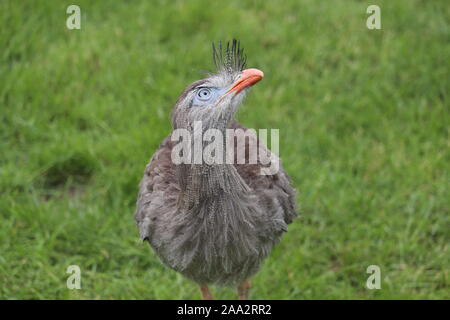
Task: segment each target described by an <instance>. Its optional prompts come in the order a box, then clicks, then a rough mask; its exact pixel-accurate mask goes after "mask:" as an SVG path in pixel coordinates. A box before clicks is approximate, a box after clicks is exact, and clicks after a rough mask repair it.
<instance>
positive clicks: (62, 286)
mask: <svg viewBox="0 0 450 320" xmlns="http://www.w3.org/2000/svg"><path fill="white" fill-rule="evenodd" d="M70 4H77V5H79V6H80V7H81V15H82V22H81V30H68V29H67V28H66V19H67V17H68V15H67V14H66V8H67V6H68V5H70ZM370 4H377V5H379V6H380V7H381V18H382V30H368V29H367V28H366V19H367V17H368V15H367V14H366V8H367V6H368V5H370ZM449 19H450V6H449V4H448V1H445V0H442V1H437V0H436V1H425V0H423V1H419V0H408V1H406V0H398V1H387V0H386V1H378V0H377V1H370V2H367V1H350V0H342V1H313V0H303V1H298V0H292V1H283V2H281V1H280V2H278V1H226V2H219V1H217V2H210V1H189V2H187V1H186V2H184V1H82V0H77V1H70V2H68V1H13V0H6V1H5V0H2V1H1V2H0V26H1V27H0V108H1V109H0V117H1V122H0V137H1V140H0V148H1V150H0V219H1V221H0V298H2V299H52V298H56V299H80V298H81V299H174V298H175V299H197V298H199V297H200V295H199V293H198V289H197V287H196V286H195V285H194V284H192V283H190V282H189V281H187V280H185V279H183V278H182V277H181V276H179V275H178V274H176V273H175V272H173V271H170V270H168V269H166V268H164V267H163V266H162V265H161V264H160V263H159V262H158V260H157V258H156V257H155V255H153V253H152V252H151V250H150V249H149V247H148V245H146V244H141V243H140V242H139V236H138V231H137V228H136V226H135V222H134V219H133V213H134V204H135V200H136V196H137V187H138V183H139V180H140V178H141V176H142V174H143V170H144V167H145V165H146V163H147V161H148V160H149V158H150V157H151V155H152V154H153V152H154V151H155V150H156V148H157V146H158V145H159V143H160V141H161V140H162V139H163V138H164V137H165V136H166V135H167V134H168V133H169V131H170V123H169V115H170V111H171V107H172V105H173V104H174V102H175V101H176V99H177V97H178V95H179V93H180V92H181V91H182V90H183V89H184V87H185V86H187V85H188V84H189V83H191V82H193V81H194V80H197V79H199V78H201V77H202V74H201V73H199V72H198V71H199V70H213V69H212V61H211V51H210V50H211V42H212V41H218V40H228V39H231V38H233V37H235V38H238V39H240V40H241V42H242V45H243V46H244V47H245V49H246V52H247V55H248V66H249V67H256V68H260V69H262V70H263V71H264V72H265V74H266V77H265V79H264V81H262V82H261V83H259V84H258V85H257V86H256V87H255V88H254V89H253V90H252V92H251V94H250V95H249V96H248V98H247V101H246V103H245V105H244V107H243V108H242V109H241V111H240V113H239V121H240V122H241V123H242V124H244V125H245V126H247V127H252V128H257V129H258V128H280V153H281V157H282V158H283V160H284V162H283V163H284V166H285V169H286V170H287V171H288V173H289V174H290V175H291V177H292V179H293V182H294V184H295V187H296V188H297V189H298V190H299V191H300V192H299V196H298V202H299V204H300V206H301V208H302V210H301V212H302V216H301V218H300V219H298V220H296V222H295V223H294V224H293V225H291V226H290V231H289V232H288V233H287V234H286V235H285V237H284V239H283V241H282V242H281V243H280V244H279V245H278V246H277V247H276V249H275V250H274V251H273V253H272V254H271V256H270V258H269V259H268V260H267V261H266V263H265V264H264V266H263V268H262V269H261V271H260V272H259V273H258V274H257V276H256V277H255V278H254V281H253V284H254V286H253V290H252V293H251V298H253V299H314V298H319V299H336V298H340V299H349V298H356V299H366V298H379V299H381V298H384V299H400V298H402V299H403V298H406V299H418V298H427V299H433V298H447V299H448V298H449V297H450V296H449V279H448V277H449V251H448V247H449V238H450V237H449V229H450V228H449V227H450V218H449V209H450V201H449V181H450V177H449V160H450V155H449V123H450V121H449V120H450V117H449V111H450V110H449V109H450V108H449V100H448V99H449V92H450V90H449V89H450V85H449V61H450V34H449V33H450V23H449ZM73 264H74V265H79V266H80V268H81V271H82V281H81V285H82V289H81V290H73V291H71V290H68V289H67V288H66V279H67V277H68V274H66V273H65V271H66V269H67V267H68V266H69V265H73ZM372 264H375V265H379V266H380V268H381V273H382V284H381V285H382V289H381V290H368V289H366V287H365V284H366V279H367V277H368V276H369V274H366V268H367V267H368V266H369V265H372ZM213 292H214V294H215V295H216V296H217V298H235V297H236V295H235V294H234V291H233V290H231V289H218V288H214V289H213Z"/></svg>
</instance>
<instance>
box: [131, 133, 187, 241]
mask: <svg viewBox="0 0 450 320" xmlns="http://www.w3.org/2000/svg"><path fill="white" fill-rule="evenodd" d="M172 144H173V143H172V141H171V140H170V137H167V138H166V139H164V141H163V142H162V143H161V145H160V146H159V148H158V150H157V151H156V152H155V154H154V155H153V157H152V159H151V160H150V162H149V164H148V165H147V166H146V168H145V172H144V177H143V178H142V180H141V183H140V187H139V196H138V200H137V203H136V213H135V216H134V217H135V219H136V221H137V223H138V226H139V231H140V235H141V239H142V240H145V239H146V238H148V236H149V235H148V232H149V231H150V230H151V228H150V226H151V222H152V221H154V220H155V219H158V217H157V216H156V215H157V214H161V215H163V214H164V212H165V211H168V210H170V209H171V208H173V206H175V204H176V201H177V198H178V194H179V191H180V190H179V185H178V182H177V180H176V177H175V165H174V164H173V162H172V160H171V152H172Z"/></svg>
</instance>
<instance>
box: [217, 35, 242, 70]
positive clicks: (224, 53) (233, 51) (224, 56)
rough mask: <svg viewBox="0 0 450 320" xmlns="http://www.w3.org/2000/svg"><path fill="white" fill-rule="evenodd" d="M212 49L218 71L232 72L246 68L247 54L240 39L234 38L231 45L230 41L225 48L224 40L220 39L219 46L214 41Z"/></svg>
mask: <svg viewBox="0 0 450 320" xmlns="http://www.w3.org/2000/svg"><path fill="white" fill-rule="evenodd" d="M212 51H213V60H214V64H215V66H216V68H217V71H218V72H226V73H228V74H232V73H234V72H238V71H242V70H244V68H245V64H246V62H247V56H246V55H245V54H244V49H243V48H241V45H240V42H239V41H238V40H236V39H233V41H232V43H231V45H230V42H229V41H228V42H227V46H226V48H225V50H224V48H222V41H219V43H218V48H216V46H215V45H214V42H213V44H212Z"/></svg>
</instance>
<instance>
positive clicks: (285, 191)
mask: <svg viewBox="0 0 450 320" xmlns="http://www.w3.org/2000/svg"><path fill="white" fill-rule="evenodd" d="M231 129H235V130H236V129H242V130H244V131H246V130H248V129H247V128H245V127H244V126H242V125H240V124H239V123H237V122H233V123H232V125H231ZM255 139H256V141H255V142H254V143H255V144H256V145H257V146H259V143H260V142H259V140H258V139H257V138H255ZM249 142H250V141H249V140H248V139H246V140H245V146H246V150H250V146H249ZM259 147H260V148H261V149H260V150H263V151H264V152H268V153H269V154H272V153H271V151H270V150H268V149H267V148H266V147H265V146H263V145H262V144H261V146H259ZM237 148H238V144H237V141H236V140H235V157H236V155H237ZM245 160H246V161H245V164H235V167H236V169H237V171H238V173H239V174H240V175H241V177H242V178H243V179H244V181H245V182H246V183H247V185H248V186H249V187H250V188H252V189H253V190H254V192H255V193H256V195H257V196H258V198H259V201H260V202H261V205H262V206H263V208H265V209H266V211H267V212H268V214H269V215H271V216H272V217H273V218H274V219H276V218H277V217H282V219H283V220H284V223H285V224H289V223H291V222H292V221H293V219H294V218H295V217H296V216H297V206H296V202H295V196H296V192H295V190H294V188H293V187H292V185H291V181H290V178H289V176H288V175H287V173H286V172H285V171H284V169H283V167H282V165H281V160H279V161H280V162H279V170H278V171H277V172H276V173H274V174H271V175H262V174H261V170H262V169H264V168H267V167H268V166H269V165H264V164H262V163H261V162H260V159H259V157H258V159H257V163H256V164H249V153H248V151H247V152H246V153H245ZM235 163H236V162H235Z"/></svg>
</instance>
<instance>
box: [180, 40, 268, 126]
mask: <svg viewBox="0 0 450 320" xmlns="http://www.w3.org/2000/svg"><path fill="white" fill-rule="evenodd" d="M220 51H222V49H221V48H220ZM213 53H214V60H215V62H216V65H217V66H218V72H217V73H216V74H212V75H210V76H209V77H207V78H205V79H202V80H198V81H196V82H194V83H192V84H191V85H189V86H188V87H187V88H186V89H185V90H184V91H183V93H182V94H181V95H180V97H179V98H178V101H177V103H176V104H175V107H174V110H173V114H172V125H173V128H174V129H177V128H187V129H189V128H193V126H194V122H196V121H201V122H202V126H203V128H205V129H207V128H217V129H223V128H226V127H227V125H228V124H229V122H230V121H231V120H232V119H233V116H234V114H235V113H236V111H237V109H238V107H239V106H240V104H241V103H242V100H243V98H244V97H245V94H246V92H247V90H248V88H249V87H250V86H252V85H254V84H255V83H257V82H258V81H260V80H261V79H262V78H263V77H264V74H263V72H262V71H260V70H258V69H244V65H245V57H244V56H243V53H242V50H241V49H239V43H237V42H235V41H234V42H233V45H232V47H227V51H226V52H225V54H226V56H225V58H224V59H223V58H222V54H221V52H220V56H219V54H218V53H217V51H216V50H215V48H213ZM216 58H217V59H220V61H219V62H217V60H216Z"/></svg>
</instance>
